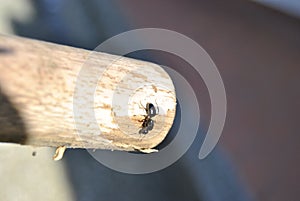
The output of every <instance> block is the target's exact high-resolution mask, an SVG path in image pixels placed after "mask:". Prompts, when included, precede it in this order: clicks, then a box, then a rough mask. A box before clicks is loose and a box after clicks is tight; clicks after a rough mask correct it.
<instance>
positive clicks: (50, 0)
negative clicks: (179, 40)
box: [0, 0, 300, 201]
mask: <svg viewBox="0 0 300 201" xmlns="http://www.w3.org/2000/svg"><path fill="white" fill-rule="evenodd" d="M299 18H300V1H298V0H285V1H279V0H258V1H249V0H248V1H246V0H245V1H240V0H224V1H215V0H211V1H196V0H186V1H171V0H165V1H158V0H153V1H144V2H143V1H137V0H131V1H129V0H123V1H114V0H111V1H107V0H103V1H96V0H72V1H71V0H64V1H59V0H14V1H5V0H0V33H3V34H13V35H19V36H23V37H28V38H34V39H39V40H44V41H50V42H54V43H59V44H65V45H69V46H74V47H79V48H85V49H89V50H92V49H94V48H95V47H96V46H98V45H99V44H100V43H101V42H102V41H104V40H105V39H108V38H110V37H112V36H114V35H116V34H118V33H122V32H124V31H128V30H131V29H136V28H146V27H154V28H164V29H170V30H173V31H177V32H179V33H182V34H184V35H186V36H188V37H190V38H192V39H193V40H195V41H196V42H197V43H199V44H200V45H201V46H202V47H203V48H204V49H205V50H206V51H207V52H208V54H209V55H210V56H211V57H212V59H213V61H214V62H215V64H216V65H217V67H218V69H219V71H220V74H221V76H222V78H223V81H224V85H225V88H226V93H227V99H228V108H227V109H228V112H227V119H226V124H225V128H224V131H223V134H222V136H221V138H220V141H219V143H218V145H217V147H216V148H215V149H214V151H213V152H212V153H211V154H210V155H209V156H208V157H207V158H205V159H204V160H198V158H197V156H198V152H199V149H200V146H201V144H202V142H203V139H204V135H205V132H206V131H207V128H208V125H209V120H210V100H209V96H208V91H207V89H206V87H205V84H204V83H203V81H202V79H201V78H200V77H197V76H195V74H194V73H193V72H192V71H184V72H181V73H182V74H184V76H185V77H186V79H187V80H188V81H190V84H191V85H192V86H193V88H194V90H195V91H196V93H197V94H198V99H199V100H200V110H201V122H200V130H199V132H198V136H197V138H196V140H195V141H194V143H193V145H192V146H191V148H190V149H189V150H188V152H187V153H186V154H185V155H184V156H183V157H182V158H181V159H180V160H179V161H177V162H176V163H174V164H173V165H171V166H170V167H168V168H166V169H164V170H161V171H159V172H155V173H151V174H147V175H128V174H123V173H119V172H116V171H113V170H110V169H108V168H107V167H105V166H103V165H101V164H100V163H98V162H97V161H96V160H94V159H93V158H92V157H91V156H90V155H89V154H88V153H87V151H86V150H67V151H66V153H65V157H64V158H63V160H61V161H59V162H54V161H52V155H53V153H54V150H53V149H51V148H34V147H22V146H18V145H11V144H0V153H1V155H0V178H1V180H0V200H1V201H2V200H3V201H4V200H5V201H6V200H80V201H83V200H125V201H127V200H128V201H129V200H152V201H153V200H176V201H177V200H178V201H179V200H189V201H190V200H211V201H219V200H220V201H224V200H229V201H234V200H263V201H277V200H278V201H279V200H300V196H299V192H298V191H299V188H300V185H299V179H300V171H299V170H300V156H299V154H298V151H297V150H298V148H299V145H300V135H299V134H300V133H299V127H298V125H299V119H300V118H299V113H300V88H299V87H300V79H299V74H300V68H299V64H300V55H299V53H300V21H299ZM129 56H131V57H134V58H139V59H143V60H148V61H152V62H156V63H159V64H163V65H167V66H172V67H174V68H177V69H180V68H181V69H183V67H187V68H190V67H189V65H188V64H187V63H185V62H184V61H183V60H181V59H180V58H177V57H175V56H174V55H170V54H168V53H163V52H157V51H141V52H137V53H134V54H130V55H129ZM184 69H185V68H184ZM0 73H1V72H0ZM187 95H188V94H187ZM171 134H172V133H171ZM33 152H35V153H36V154H35V156H33V154H32V153H33Z"/></svg>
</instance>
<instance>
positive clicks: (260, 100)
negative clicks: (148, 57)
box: [119, 0, 300, 201]
mask: <svg viewBox="0 0 300 201" xmlns="http://www.w3.org/2000/svg"><path fill="white" fill-rule="evenodd" d="M119 6H120V8H122V11H123V12H125V15H126V17H128V21H129V22H131V27H132V28H143V27H156V28H164V29H170V30H174V31H177V32H180V33H182V34H185V35H187V36H188V37H190V38H192V39H194V40H195V41H196V42H198V43H199V44H200V45H201V46H202V47H203V48H204V49H205V50H206V51H207V52H208V53H209V54H210V56H211V57H212V59H213V60H214V62H215V63H216V65H217V67H218V68H219V71H220V73H221V76H222V78H223V81H224V84H225V88H226V92H227V99H228V113H227V120H226V125H225V128H224V132H223V135H222V137H221V139H220V142H219V145H220V146H222V147H224V148H225V150H226V151H227V153H228V155H229V156H230V157H231V158H232V160H233V162H234V164H235V165H236V166H237V169H238V171H239V172H238V174H239V175H240V176H241V178H242V180H243V181H244V182H246V184H248V186H249V187H250V191H251V192H252V193H253V194H254V196H255V197H256V198H257V199H258V200H272V201H275V200H296V199H299V195H298V189H299V187H300V185H299V184H298V180H299V178H300V171H299V169H300V157H299V154H298V152H297V150H298V148H299V143H300V136H299V127H298V126H299V125H298V124H299V123H298V122H299V119H300V118H299V113H300V89H299V86H300V79H299V78H298V77H299V74H300V68H299V64H300V54H299V53H300V21H299V20H298V19H295V18H292V17H289V16H286V15H284V14H281V13H279V12H277V11H274V10H271V9H268V8H265V7H263V6H261V5H257V4H255V3H252V2H250V1H238V0H227V1H180V2H176V3H175V2H174V1H171V0H166V1H158V0H154V1H147V3H145V2H142V1H122V3H120V5H119ZM204 118H207V117H204Z"/></svg>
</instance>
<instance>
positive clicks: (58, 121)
mask: <svg viewBox="0 0 300 201" xmlns="http://www.w3.org/2000/svg"><path fill="white" fill-rule="evenodd" d="M83 69H84V70H83ZM95 76H96V78H95ZM175 97H176V96H175V89H174V86H173V83H172V80H171V79H170V77H169V76H168V74H167V73H166V72H165V71H164V70H163V69H162V68H161V67H160V66H159V65H156V64H153V63H149V62H145V61H139V60H135V59H130V58H126V57H119V56H115V55H110V54H105V53H100V52H91V51H88V50H83V49H79V48H72V47H67V46H63V45H57V44H52V43H47V42H42V41H37V40H32V39H25V38H21V37H15V36H14V37H12V36H3V35H2V36H0V142H14V143H20V144H26V145H34V146H49V147H60V146H65V147H67V148H92V149H112V150H126V151H130V150H144V151H146V150H149V149H151V148H153V147H155V146H156V145H158V144H159V143H160V142H161V141H162V140H163V139H164V138H165V137H166V135H167V133H168V131H169V129H170V128H171V126H172V123H173V120H174V116H175V107H176V98H175ZM147 103H152V104H153V105H154V106H155V110H156V112H157V113H158V114H157V115H156V116H154V117H152V119H153V120H154V127H153V130H150V131H149V132H148V133H147V134H140V133H139V131H140V129H141V127H142V123H143V120H144V119H145V115H146V110H145V107H146V105H147ZM76 111H77V112H76ZM91 111H92V113H91Z"/></svg>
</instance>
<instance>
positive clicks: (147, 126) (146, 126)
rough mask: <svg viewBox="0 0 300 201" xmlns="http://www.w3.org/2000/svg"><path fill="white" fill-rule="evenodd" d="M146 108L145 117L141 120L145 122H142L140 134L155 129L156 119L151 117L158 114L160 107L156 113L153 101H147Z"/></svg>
mask: <svg viewBox="0 0 300 201" xmlns="http://www.w3.org/2000/svg"><path fill="white" fill-rule="evenodd" d="M144 109H145V111H146V113H147V114H146V115H144V117H145V118H144V119H143V120H140V122H143V123H142V128H141V130H140V131H139V134H144V135H146V134H147V133H148V132H149V131H151V130H152V129H153V127H154V120H153V119H151V118H152V117H154V116H155V115H157V114H158V112H159V109H158V108H157V113H156V109H155V107H154V105H153V104H152V103H147V104H146V108H144Z"/></svg>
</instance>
